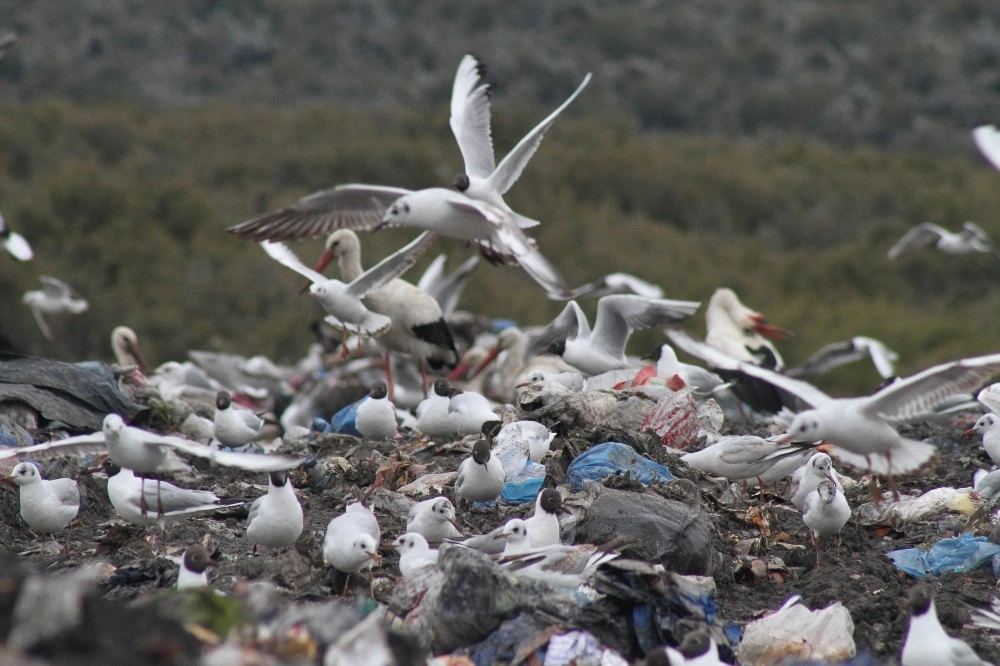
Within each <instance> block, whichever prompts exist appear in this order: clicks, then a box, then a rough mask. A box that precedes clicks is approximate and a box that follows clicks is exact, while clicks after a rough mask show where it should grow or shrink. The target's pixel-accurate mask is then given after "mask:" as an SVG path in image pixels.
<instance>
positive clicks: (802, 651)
mask: <svg viewBox="0 0 1000 666" xmlns="http://www.w3.org/2000/svg"><path fill="white" fill-rule="evenodd" d="M856 652H857V649H856V648H855V645H854V621H853V620H852V619H851V613H850V612H849V611H848V610H847V608H845V607H844V606H843V605H842V604H841V603H840V602H839V601H837V602H834V603H832V604H830V605H829V606H827V607H826V608H823V609H821V610H809V609H808V608H806V607H805V606H803V605H801V604H798V603H795V604H792V605H788V604H786V607H783V608H782V609H781V610H779V611H778V612H776V613H773V614H771V615H768V616H767V617H763V618H761V619H759V620H755V621H753V622H751V623H750V624H748V625H747V626H746V627H745V628H744V630H743V640H742V641H741V642H740V646H739V649H738V650H737V654H738V656H739V663H741V664H743V666H769V665H770V664H780V663H784V662H785V661H786V660H796V659H802V660H812V661H820V662H822V663H829V662H841V661H844V660H847V659H851V658H852V657H854V655H855V654H856Z"/></svg>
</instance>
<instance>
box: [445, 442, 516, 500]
mask: <svg viewBox="0 0 1000 666" xmlns="http://www.w3.org/2000/svg"><path fill="white" fill-rule="evenodd" d="M503 482H504V471H503V465H501V464H500V460H499V459H498V458H497V457H496V456H494V455H491V454H490V444H489V442H487V441H486V440H485V439H481V440H479V441H478V442H476V443H475V444H474V445H473V446H472V456H470V457H469V458H466V459H465V460H463V461H462V464H461V465H459V466H458V478H457V479H455V494H456V495H458V496H459V497H461V498H462V499H464V500H465V501H467V502H492V501H493V500H495V499H497V498H498V497H500V493H501V492H503Z"/></svg>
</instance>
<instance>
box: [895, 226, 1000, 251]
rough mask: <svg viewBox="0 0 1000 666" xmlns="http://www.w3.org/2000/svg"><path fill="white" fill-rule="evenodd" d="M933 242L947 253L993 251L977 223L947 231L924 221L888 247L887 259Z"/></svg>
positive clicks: (987, 237) (988, 239)
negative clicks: (955, 230)
mask: <svg viewBox="0 0 1000 666" xmlns="http://www.w3.org/2000/svg"><path fill="white" fill-rule="evenodd" d="M932 243H933V244H934V245H935V247H937V249H939V250H941V251H942V252H946V253H948V254H971V253H972V252H993V251H994V250H993V243H992V241H990V237H989V236H987V235H986V232H985V231H983V230H982V229H981V228H980V227H979V226H978V225H976V224H973V223H972V222H966V223H965V224H963V225H962V230H961V231H959V232H952V231H948V230H947V229H945V228H944V227H942V226H940V225H937V224H934V223H933V222H924V223H923V224H918V225H917V226H915V227H913V228H912V229H910V230H909V231H907V232H906V233H905V234H903V236H902V238H900V239H899V240H898V241H896V244H895V245H893V246H892V247H891V248H889V253H888V255H887V256H888V257H889V259H895V258H897V257H901V256H903V255H905V254H910V253H911V252H916V251H917V250H919V249H921V248H924V247H927V246H928V245H931V244H932Z"/></svg>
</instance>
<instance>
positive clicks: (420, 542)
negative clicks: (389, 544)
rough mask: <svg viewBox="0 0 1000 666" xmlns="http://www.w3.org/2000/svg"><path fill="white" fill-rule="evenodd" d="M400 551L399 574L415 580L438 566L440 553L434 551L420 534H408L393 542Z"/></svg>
mask: <svg viewBox="0 0 1000 666" xmlns="http://www.w3.org/2000/svg"><path fill="white" fill-rule="evenodd" d="M393 546H395V548H396V550H398V551H399V573H401V574H403V578H406V579H413V578H417V577H419V576H420V574H421V573H423V572H424V571H426V570H427V569H428V568H429V567H433V566H435V565H436V564H437V560H438V551H436V550H432V549H431V547H430V546H429V545H428V544H427V539H425V538H424V536H423V535H422V534H420V533H419V532H407V533H406V534H403V535H402V536H400V537H399V538H398V539H396V540H395V541H394V542H393Z"/></svg>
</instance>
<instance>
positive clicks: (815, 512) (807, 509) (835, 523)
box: [802, 478, 851, 569]
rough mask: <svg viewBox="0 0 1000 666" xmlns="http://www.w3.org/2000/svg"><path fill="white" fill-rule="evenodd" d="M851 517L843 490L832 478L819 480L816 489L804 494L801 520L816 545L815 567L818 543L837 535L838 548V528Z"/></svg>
mask: <svg viewBox="0 0 1000 666" xmlns="http://www.w3.org/2000/svg"><path fill="white" fill-rule="evenodd" d="M850 517H851V507H850V506H849V505H848V504H847V498H846V497H844V491H843V490H842V489H841V488H840V487H839V486H838V485H837V483H836V482H835V481H834V480H833V479H832V478H829V479H825V480H823V481H820V482H819V485H817V486H816V489H815V490H813V491H812V492H811V493H809V494H808V495H807V496H806V499H805V503H804V504H803V505H802V522H804V523H805V524H806V527H808V528H809V529H810V531H811V532H812V540H813V545H815V546H816V568H817V569H818V568H819V545H820V540H822V539H823V537H827V536H834V535H837V537H838V543H837V549H838V551H839V550H840V543H839V535H840V530H842V529H843V527H844V525H846V524H847V521H848V520H849V519H850Z"/></svg>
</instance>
